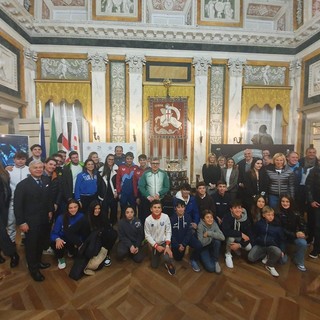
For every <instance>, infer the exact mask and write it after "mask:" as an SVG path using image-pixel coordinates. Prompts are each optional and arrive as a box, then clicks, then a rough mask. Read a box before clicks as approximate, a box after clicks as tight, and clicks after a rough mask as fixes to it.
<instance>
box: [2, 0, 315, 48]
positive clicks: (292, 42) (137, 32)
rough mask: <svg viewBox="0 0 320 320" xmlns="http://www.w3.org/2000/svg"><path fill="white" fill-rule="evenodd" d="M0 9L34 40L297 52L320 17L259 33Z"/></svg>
mask: <svg viewBox="0 0 320 320" xmlns="http://www.w3.org/2000/svg"><path fill="white" fill-rule="evenodd" d="M0 9H2V10H3V12H4V13H5V14H7V15H8V16H9V18H10V19H12V20H13V21H14V22H15V23H16V24H18V25H19V26H20V27H21V28H22V29H23V30H24V31H25V32H26V33H27V34H28V35H29V36H30V37H31V38H34V37H36V38H38V39H39V38H42V37H44V38H48V37H49V38H50V37H58V38H59V37H61V38H84V39H86V38H87V39H110V40H112V39H116V40H119V39H121V40H123V41H125V40H135V41H160V42H180V43H201V44H208V45H213V44H217V45H218V44H223V45H234V46H239V45H242V46H263V47H279V48H297V47H298V46H300V45H301V44H303V43H304V42H305V41H307V40H308V39H310V38H311V37H312V36H314V35H315V34H317V33H318V32H319V31H320V16H319V15H317V16H315V17H313V18H312V19H311V20H310V21H308V22H307V23H306V24H304V25H303V26H302V27H301V28H299V29H298V30H297V31H295V32H279V31H275V32H274V33H272V32H270V31H268V32H258V31H252V30H245V29H239V28H221V27H220V28H219V27H207V26H201V27H200V26H198V25H193V26H190V25H188V26H179V27H177V26H175V27H170V26H160V25H151V24H146V23H136V22H135V23H128V22H123V23H121V22H117V23H115V22H110V23H109V22H108V23H107V22H106V21H93V20H90V21H87V23H80V22H78V23H77V22H74V21H72V22H71V21H65V22H64V23H63V24H61V22H60V23H56V22H53V21H43V22H42V21H36V20H35V19H34V18H33V16H32V15H30V14H29V13H28V12H27V11H26V10H25V9H24V8H23V6H21V5H20V4H19V3H18V2H17V1H14V0H0Z"/></svg>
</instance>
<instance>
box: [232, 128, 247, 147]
mask: <svg viewBox="0 0 320 320" xmlns="http://www.w3.org/2000/svg"><path fill="white" fill-rule="evenodd" d="M243 132H244V128H243V127H241V129H240V136H239V137H234V138H233V142H234V143H238V144H240V143H242V139H243Z"/></svg>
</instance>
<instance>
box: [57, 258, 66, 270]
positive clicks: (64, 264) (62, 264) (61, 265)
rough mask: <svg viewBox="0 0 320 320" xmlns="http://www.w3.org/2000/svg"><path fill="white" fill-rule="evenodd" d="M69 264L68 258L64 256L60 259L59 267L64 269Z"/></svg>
mask: <svg viewBox="0 0 320 320" xmlns="http://www.w3.org/2000/svg"><path fill="white" fill-rule="evenodd" d="M66 266H67V264H66V260H65V259H64V258H61V259H58V268H59V269H60V270H62V269H64V268H65V267H66Z"/></svg>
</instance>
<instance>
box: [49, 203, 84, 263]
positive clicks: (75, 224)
mask: <svg viewBox="0 0 320 320" xmlns="http://www.w3.org/2000/svg"><path fill="white" fill-rule="evenodd" d="M79 208H80V205H79V202H78V201H77V200H75V199H70V200H69V201H68V203H67V210H66V213H65V214H61V215H59V216H58V218H57V219H56V221H55V223H54V225H53V228H52V231H51V235H50V238H51V247H52V248H53V250H54V252H55V255H56V257H57V258H58V268H59V269H64V268H65V267H66V261H65V259H64V253H65V251H66V250H67V251H68V255H69V256H74V255H76V253H77V251H78V248H79V247H80V246H81V245H82V243H83V241H84V240H85V239H86V238H87V236H88V235H89V232H90V230H89V226H88V222H87V220H86V219H84V215H83V213H81V212H79Z"/></svg>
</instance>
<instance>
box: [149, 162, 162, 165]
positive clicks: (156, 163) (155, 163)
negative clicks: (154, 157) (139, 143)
mask: <svg viewBox="0 0 320 320" xmlns="http://www.w3.org/2000/svg"><path fill="white" fill-rule="evenodd" d="M151 164H153V165H155V166H158V165H159V164H160V162H151Z"/></svg>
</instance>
